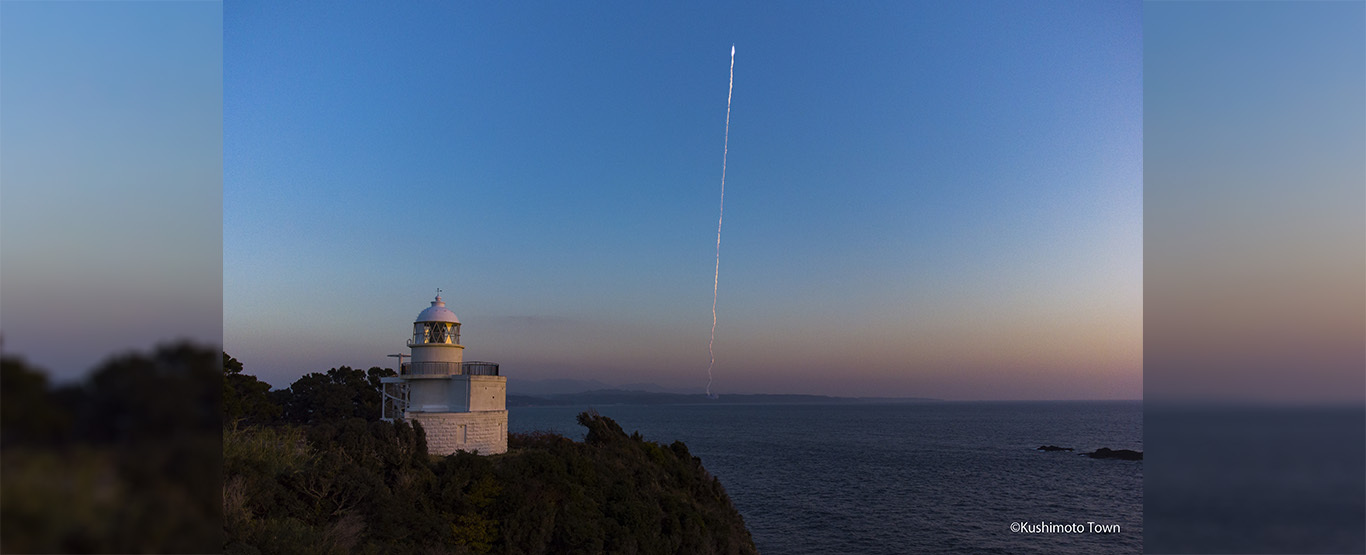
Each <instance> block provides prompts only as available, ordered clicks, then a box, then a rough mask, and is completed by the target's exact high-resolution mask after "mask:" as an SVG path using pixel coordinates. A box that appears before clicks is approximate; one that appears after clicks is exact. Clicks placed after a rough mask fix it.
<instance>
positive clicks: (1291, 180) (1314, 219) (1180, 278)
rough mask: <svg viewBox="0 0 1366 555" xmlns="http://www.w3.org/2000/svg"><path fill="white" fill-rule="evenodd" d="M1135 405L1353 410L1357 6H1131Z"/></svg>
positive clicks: (1359, 209)
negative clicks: (1139, 124)
mask: <svg viewBox="0 0 1366 555" xmlns="http://www.w3.org/2000/svg"><path fill="white" fill-rule="evenodd" d="M1144 33H1145V40H1146V41H1147V44H1146V47H1145V50H1144V66H1145V69H1146V72H1145V74H1144V77H1145V81H1144V109H1145V114H1144V116H1145V117H1144V123H1145V127H1144V156H1145V158H1144V168H1145V203H1144V211H1145V213H1144V216H1145V229H1146V234H1145V251H1146V252H1145V257H1144V263H1145V280H1144V295H1145V297H1146V298H1147V302H1146V303H1145V312H1144V320H1145V326H1146V327H1145V333H1144V338H1145V344H1144V359H1145V363H1146V364H1145V375H1144V393H1145V397H1144V398H1145V400H1147V401H1160V402H1191V401H1210V400H1216V401H1219V402H1224V403H1227V402H1255V403H1274V404H1281V403H1291V404H1305V403H1323V402H1333V403H1352V404H1356V405H1358V406H1359V405H1360V404H1361V403H1362V401H1363V400H1366V3H1363V2H1240V3H1219V2H1184V3H1163V2H1155V3H1150V4H1148V5H1146V6H1145V12H1144Z"/></svg>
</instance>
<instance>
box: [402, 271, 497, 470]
mask: <svg viewBox="0 0 1366 555" xmlns="http://www.w3.org/2000/svg"><path fill="white" fill-rule="evenodd" d="M408 348H409V349H410V350H411V351H412V354H411V355H402V354H401V355H390V356H397V357H399V361H400V362H399V372H398V375H397V376H392V377H387V378H383V379H382V380H381V382H383V383H382V385H383V388H384V414H383V417H384V419H385V420H387V421H391V422H392V421H394V420H395V419H403V420H406V421H408V422H421V423H422V428H423V429H424V430H426V433H427V452H428V453H431V454H433V455H449V454H452V453H455V452H456V451H470V452H473V451H478V452H479V454H481V455H495V454H498V453H506V452H507V450H508V436H507V426H508V411H507V378H505V377H503V376H499V375H498V364H497V363H493V362H465V346H464V345H462V344H460V319H459V318H456V316H455V313H454V312H452V311H451V309H449V308H446V302H445V301H444V300H442V299H441V293H440V290H438V291H437V295H436V300H434V301H432V305H431V306H429V307H427V308H426V309H424V310H423V311H422V312H421V313H419V314H418V315H417V320H415V321H413V334H412V338H411V339H409V340H408ZM405 357H411V360H409V361H408V362H406V363H404V362H402V360H403V358H405Z"/></svg>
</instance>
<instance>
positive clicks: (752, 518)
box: [509, 401, 1143, 554]
mask: <svg viewBox="0 0 1366 555" xmlns="http://www.w3.org/2000/svg"><path fill="white" fill-rule="evenodd" d="M587 408H589V407H582V406H580V407H514V408H512V409H510V414H509V427H510V429H511V431H514V432H526V431H532V430H548V431H555V432H559V433H562V434H564V435H566V436H568V437H572V438H576V439H581V438H582V437H583V432H584V430H583V428H581V427H579V426H578V425H577V424H576V423H575V416H576V415H577V414H578V413H579V412H582V411H583V410H586V409H587ZM593 408H595V409H596V410H597V411H598V412H600V413H601V414H603V415H605V416H608V417H611V418H612V419H614V420H616V421H617V423H619V424H621V426H622V428H623V429H625V430H626V432H627V433H630V432H633V431H639V432H640V433H641V434H642V435H644V436H645V438H646V439H648V440H651V441H656V442H660V443H664V444H668V443H671V442H673V441H675V440H680V441H683V442H685V443H687V445H688V448H689V450H690V451H691V452H692V453H693V455H696V456H698V457H700V458H701V459H702V464H703V465H704V466H705V467H706V469H707V470H708V471H710V472H711V474H712V475H714V476H716V477H718V478H719V479H720V480H721V483H722V485H723V486H725V488H726V491H727V493H729V494H730V497H731V499H732V500H733V501H734V503H735V506H736V508H737V509H738V510H739V511H740V514H741V515H742V516H743V517H744V519H745V524H746V526H747V527H748V528H749V530H750V533H751V534H752V535H753V537H754V543H755V545H756V546H757V547H758V548H759V551H760V552H763V553H870V554H871V553H888V554H891V553H898V554H899V553H926V552H969V553H1137V552H1140V551H1142V549H1143V462H1142V461H1121V460H1101V459H1091V458H1088V457H1085V456H1082V455H1081V453H1084V452H1089V451H1093V450H1095V449H1098V448H1100V447H1109V448H1111V449H1132V450H1136V451H1142V450H1143V429H1142V425H1143V411H1142V403H1141V402H1138V401H1115V402H1105V401H1078V402H927V403H906V404H880V405H878V404H825V405H807V404H803V405H759V404H756V405H725V404H699V405H661V406H596V407H593ZM1041 445H1057V446H1062V447H1072V448H1074V449H1075V451H1072V452H1065V451H1063V452H1043V451H1038V450H1037V448H1038V447H1039V446H1041Z"/></svg>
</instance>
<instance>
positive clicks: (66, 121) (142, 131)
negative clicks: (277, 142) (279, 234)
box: [0, 2, 223, 381]
mask: <svg viewBox="0 0 1366 555" xmlns="http://www.w3.org/2000/svg"><path fill="white" fill-rule="evenodd" d="M222 29H223V14H222V10H221V7H220V6H219V5H217V4H213V3H205V2H0V334H3V349H4V351H5V352H7V353H16V354H18V355H20V356H23V357H25V359H27V360H28V361H30V362H32V363H34V364H36V365H37V366H39V367H41V368H44V369H46V370H48V371H49V372H51V373H52V375H53V376H54V378H55V379H57V380H58V381H65V380H69V379H74V378H77V377H79V376H82V375H84V374H85V373H86V372H87V371H89V370H90V369H91V368H92V367H94V366H95V365H97V364H98V363H99V362H100V361H102V360H104V359H105V358H106V357H109V356H112V355H117V354H120V353H122V352H125V351H129V350H146V349H151V348H153V347H154V346H156V345H158V344H162V343H166V342H170V341H176V340H190V341H193V342H196V343H199V344H203V345H217V344H218V343H219V342H220V341H221V340H222V336H223V320H222V313H223V310H222V283H223V250H222V240H223V239H222V238H223V224H222V222H223V218H222V210H223V197H222V160H223V158H222V152H223V119H222V112H223V108H222V106H223V74H222V69H221V68H222V59H223V39H222Z"/></svg>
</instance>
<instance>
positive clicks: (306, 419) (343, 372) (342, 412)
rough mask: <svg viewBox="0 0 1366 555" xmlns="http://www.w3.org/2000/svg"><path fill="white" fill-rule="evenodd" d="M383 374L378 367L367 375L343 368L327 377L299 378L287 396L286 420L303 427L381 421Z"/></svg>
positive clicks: (334, 370)
mask: <svg viewBox="0 0 1366 555" xmlns="http://www.w3.org/2000/svg"><path fill="white" fill-rule="evenodd" d="M383 373H384V370H382V369H380V368H378V367H376V368H371V369H370V372H369V373H367V372H365V371H363V370H359V369H355V368H351V367H350V366H342V367H340V368H333V369H331V370H328V371H327V373H326V374H322V373H318V372H314V373H312V374H308V375H306V376H304V377H302V378H299V379H298V380H295V382H294V383H293V384H291V385H290V386H289V394H288V395H287V396H285V406H284V409H285V419H286V420H288V421H290V422H296V423H300V424H316V423H319V422H334V421H339V420H344V419H347V418H361V419H364V420H366V421H370V420H379V418H380V406H381V405H380V403H381V400H382V397H381V395H380V392H379V389H378V387H377V386H378V384H379V377H380V376H381V375H382V374H383Z"/></svg>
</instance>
